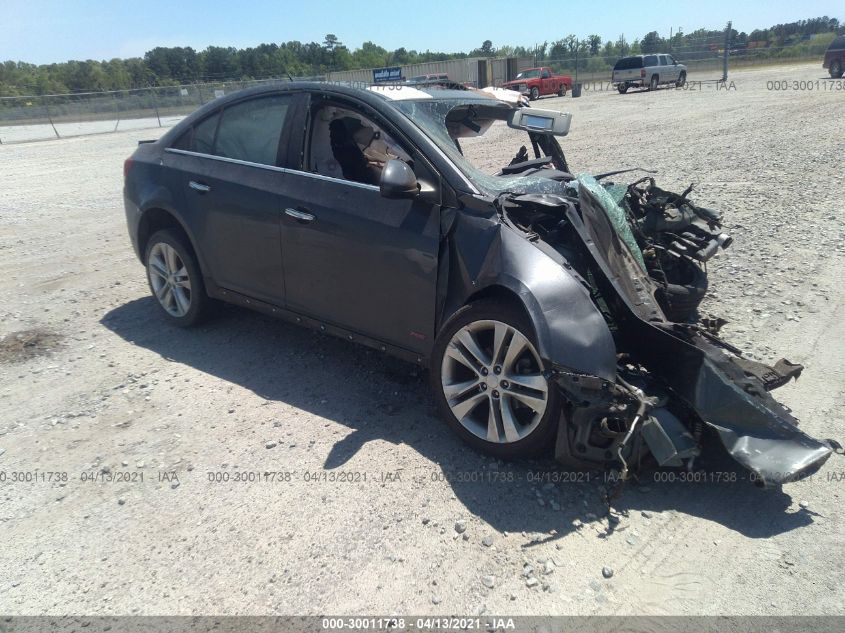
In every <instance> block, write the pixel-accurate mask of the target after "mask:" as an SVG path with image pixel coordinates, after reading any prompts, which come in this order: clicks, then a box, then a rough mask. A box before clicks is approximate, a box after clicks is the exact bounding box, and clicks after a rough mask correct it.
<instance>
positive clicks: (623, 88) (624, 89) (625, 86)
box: [616, 84, 628, 95]
mask: <svg viewBox="0 0 845 633" xmlns="http://www.w3.org/2000/svg"><path fill="white" fill-rule="evenodd" d="M616 89H617V90H618V91H619V94H621V95H624V94H625V93H626V92H628V84H619V85H618V86H616Z"/></svg>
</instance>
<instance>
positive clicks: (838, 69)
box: [828, 59, 842, 79]
mask: <svg viewBox="0 0 845 633" xmlns="http://www.w3.org/2000/svg"><path fill="white" fill-rule="evenodd" d="M828 71H829V72H830V76H831V77H833V78H834V79H839V78H840V77H842V61H841V60H838V59H834V60H833V61H832V62H830V68H829V69H828Z"/></svg>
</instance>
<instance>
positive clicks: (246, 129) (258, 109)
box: [197, 95, 290, 165]
mask: <svg viewBox="0 0 845 633" xmlns="http://www.w3.org/2000/svg"><path fill="white" fill-rule="evenodd" d="M289 106H290V95H276V96H272V97H260V98H258V99H250V100H249V101H243V102H241V103H237V104H235V105H233V106H227V107H226V108H225V109H224V110H223V115H222V119H221V120H220V127H219V129H218V130H217V137H216V139H215V143H214V151H213V152H210V153H213V154H215V155H216V156H223V157H225V158H235V159H237V160H244V161H248V162H250V163H259V164H262V165H275V164H276V155H277V154H278V151H279V138H280V137H281V135H282V128H283V127H284V124H285V116H286V115H287V112H288V108H289ZM197 151H200V150H197Z"/></svg>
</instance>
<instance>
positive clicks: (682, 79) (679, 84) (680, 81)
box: [675, 72, 687, 88]
mask: <svg viewBox="0 0 845 633" xmlns="http://www.w3.org/2000/svg"><path fill="white" fill-rule="evenodd" d="M686 83H687V74H686V73H685V72H682V73H681V74H680V76H679V77H678V81H676V82H675V86H676V87H677V88H683V87H684V84H686Z"/></svg>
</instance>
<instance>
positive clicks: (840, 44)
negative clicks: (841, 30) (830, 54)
mask: <svg viewBox="0 0 845 633" xmlns="http://www.w3.org/2000/svg"><path fill="white" fill-rule="evenodd" d="M842 49H845V35H840V36H839V37H837V38H834V40H833V41H832V42H831V43H830V46H828V48H827V50H829V51H837V50H842Z"/></svg>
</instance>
